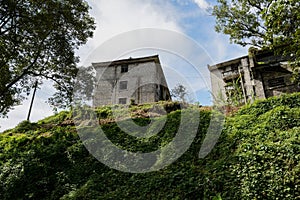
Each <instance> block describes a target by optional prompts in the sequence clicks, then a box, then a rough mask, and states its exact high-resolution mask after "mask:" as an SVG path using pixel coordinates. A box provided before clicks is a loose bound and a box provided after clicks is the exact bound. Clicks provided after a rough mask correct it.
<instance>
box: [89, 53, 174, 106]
mask: <svg viewBox="0 0 300 200" xmlns="http://www.w3.org/2000/svg"><path fill="white" fill-rule="evenodd" d="M92 66H93V67H94V68H95V70H96V76H97V84H96V89H95V93H94V100H93V104H94V106H100V105H108V104H130V103H136V104H142V103H149V102H157V101H161V100H170V99H171V96H170V92H169V89H168V86H167V82H166V79H165V76H164V73H163V70H162V67H161V64H160V61H159V57H158V55H155V56H149V57H140V58H129V59H123V60H116V61H111V62H99V63H92Z"/></svg>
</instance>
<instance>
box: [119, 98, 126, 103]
mask: <svg viewBox="0 0 300 200" xmlns="http://www.w3.org/2000/svg"><path fill="white" fill-rule="evenodd" d="M126 103H127V99H126V98H119V104H126Z"/></svg>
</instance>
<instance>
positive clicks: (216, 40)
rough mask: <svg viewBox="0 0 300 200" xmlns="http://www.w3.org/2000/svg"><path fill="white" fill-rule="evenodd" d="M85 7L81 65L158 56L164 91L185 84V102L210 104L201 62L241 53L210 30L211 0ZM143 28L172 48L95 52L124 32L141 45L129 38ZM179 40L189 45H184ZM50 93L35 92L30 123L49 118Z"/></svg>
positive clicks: (9, 122) (133, 0) (20, 111)
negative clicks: (86, 34) (90, 34)
mask: <svg viewBox="0 0 300 200" xmlns="http://www.w3.org/2000/svg"><path fill="white" fill-rule="evenodd" d="M88 3H89V4H90V6H91V7H92V10H91V14H92V15H93V16H94V17H95V19H96V23H97V29H96V31H95V34H94V38H93V39H90V40H89V41H88V43H87V44H86V45H85V46H83V47H82V48H80V49H79V50H78V52H77V54H78V55H79V56H80V58H81V63H80V64H81V65H84V66H86V65H90V63H91V62H101V61H108V60H113V59H116V58H121V57H130V56H131V57H137V56H147V55H153V54H159V56H160V60H161V63H162V66H163V69H164V71H165V73H166V78H167V82H168V84H169V87H170V88H173V87H174V86H175V85H176V84H177V83H182V84H187V85H188V87H189V89H190V91H191V93H192V94H191V99H192V100H194V101H199V102H200V103H202V104H210V101H211V100H210V97H209V91H208V90H209V87H208V86H207V85H205V84H204V85H203V84H202V83H203V81H204V79H207V77H208V70H207V64H210V65H212V64H214V63H219V62H223V61H226V60H229V59H233V58H236V57H239V56H243V55H245V54H247V49H246V48H243V47H240V46H238V45H234V44H230V43H229V38H228V36H225V35H222V34H220V33H216V32H215V30H214V23H215V18H214V17H213V16H211V14H210V9H211V7H212V6H213V5H214V4H215V1H214V0H213V1H208V0H164V1H161V0H112V1H107V0H88ZM147 29H149V30H152V32H151V31H150V32H149V35H148V39H149V41H150V42H151V40H152V39H154V36H153V30H154V32H155V30H157V31H159V30H165V31H166V32H168V33H169V35H170V38H172V41H169V44H173V45H171V46H170V48H169V49H168V51H163V50H162V49H159V45H158V47H151V48H150V46H145V48H142V49H141V48H139V49H131V50H130V49H129V51H128V52H123V53H121V54H120V55H116V54H112V55H110V53H109V52H107V51H105V50H104V49H101V48H102V47H103V46H104V45H103V44H106V45H107V44H110V43H114V42H115V41H116V39H118V38H119V37H120V36H122V35H126V34H128V33H130V34H131V35H132V37H131V38H130V40H131V41H132V43H136V44H135V45H137V46H139V45H142V44H144V43H145V44H146V43H147V41H145V40H146V39H145V38H147V37H141V38H142V39H141V38H135V37H136V36H135V34H134V33H136V31H137V30H144V31H143V33H145V30H147ZM147 33H148V32H147V31H146V35H147ZM130 34H129V35H130ZM151 34H152V35H151ZM180 35H181V36H180ZM173 36H174V37H173ZM178 37H179V39H178ZM170 38H162V39H163V41H162V43H163V42H164V41H165V40H171V39H170ZM149 41H148V42H149ZM185 41H187V43H191V45H185V44H184V43H185ZM192 43H194V44H195V45H192ZM175 44H176V45H175ZM118 45H119V46H115V48H120V45H122V43H121V44H120V43H119V44H118ZM180 45H182V47H181V46H180ZM133 46H134V45H133ZM191 46H193V47H191ZM195 46H197V47H195ZM189 47H191V48H189ZM195 48H197V49H196V50H195ZM178 49H180V51H178V52H183V53H177V54H176V52H175V51H176V50H178ZM127 50H128V49H127ZM173 50H174V51H173ZM101 52H102V53H101ZM103 52H105V53H103ZM185 52H188V53H189V54H188V56H182V55H179V54H184V53H185ZM200 54H201V56H199V55H200ZM186 55H187V54H186ZM193 65H196V67H197V69H198V71H197V72H195V71H193V70H194V68H193V67H195V66H193ZM198 77H200V78H198ZM201 77H202V78H201ZM203 77H204V78H203ZM206 81H207V80H206ZM208 82H209V80H208ZM198 86H199V87H198ZM52 93H53V89H52V88H51V86H50V84H49V83H47V82H46V83H45V84H44V85H43V86H42V88H41V89H40V90H38V92H37V96H36V100H35V102H34V107H33V112H32V116H31V121H37V120H39V119H42V118H44V117H46V116H49V115H52V114H53V112H52V108H50V107H49V106H48V105H47V104H46V103H45V102H46V101H47V98H48V97H49V96H50V95H51V94H52ZM29 98H31V96H29ZM28 109H29V100H27V101H25V102H24V103H23V105H20V106H17V107H16V108H15V109H14V110H13V111H11V112H10V113H9V115H8V118H7V119H0V126H1V128H0V131H2V130H5V129H8V128H12V127H14V126H15V125H17V124H18V123H19V122H20V121H23V120H25V119H26V116H27V112H28Z"/></svg>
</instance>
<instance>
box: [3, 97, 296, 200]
mask: <svg viewBox="0 0 300 200" xmlns="http://www.w3.org/2000/svg"><path fill="white" fill-rule="evenodd" d="M299 97H300V93H296V94H291V95H284V96H282V97H280V98H278V97H276V98H275V97H273V98H270V99H268V100H260V101H256V102H255V103H254V104H252V105H247V106H245V107H243V108H242V109H241V110H240V111H239V112H237V113H236V114H235V115H234V116H231V117H227V118H226V124H225V127H224V130H223V133H222V135H221V137H220V139H219V141H218V143H217V145H216V146H215V148H214V149H213V150H212V152H211V153H210V154H208V156H207V157H205V158H203V159H199V157H198V154H199V150H200V147H201V144H202V142H203V139H204V137H205V135H206V131H207V128H208V126H209V123H210V117H211V111H204V110H201V111H200V116H199V117H200V124H199V127H198V132H197V136H196V138H195V139H194V141H193V143H192V145H191V146H190V148H189V150H188V151H187V152H185V153H184V154H183V155H182V156H181V157H180V158H179V159H178V160H176V161H175V162H174V163H173V164H171V165H169V166H168V167H165V168H164V169H161V170H160V171H154V172H150V173H141V174H132V173H124V172H120V171H116V170H114V169H110V168H109V167H107V166H105V165H103V164H102V163H100V162H99V161H97V160H96V159H95V158H94V157H93V156H91V155H90V154H89V152H88V151H87V150H86V149H85V147H84V145H83V144H82V142H81V141H80V139H79V138H78V135H77V132H76V129H75V127H73V126H59V125H56V126H52V127H51V128H50V129H45V128H43V126H45V125H46V124H47V123H51V124H52V123H54V124H61V120H68V119H69V115H70V113H68V112H63V113H60V114H58V115H55V116H53V117H50V118H48V119H45V120H42V121H40V122H39V123H38V126H39V127H38V128H35V129H34V130H28V129H27V126H34V125H33V124H31V123H28V122H23V123H22V124H21V125H19V126H18V127H16V128H15V129H13V130H9V131H7V132H5V133H2V134H0V199H29V198H31V199H230V200H231V199H297V198H298V197H299V196H300V193H299V187H300V179H299V177H300V170H299V169H300V156H299V155H300V100H299V99H300V98H299ZM168 104H170V103H168ZM174 105H175V104H174ZM151 107H153V105H152V106H150V105H144V106H142V105H140V106H131V107H130V109H131V110H132V111H134V112H138V111H139V110H142V109H145V110H147V109H151ZM189 109H191V108H189ZM192 109H195V110H196V111H199V108H197V107H192ZM121 110H122V109H121ZM110 112H111V109H110V108H109V109H108V108H104V107H103V108H99V109H97V114H98V117H103V119H104V117H105V116H107V117H110V115H111V113H110ZM183 112H190V111H189V110H188V109H187V110H185V109H181V110H176V111H172V112H170V113H169V114H168V115H167V121H166V124H165V126H164V127H163V129H162V130H161V131H160V132H159V133H158V134H157V135H151V134H150V135H151V136H150V137H148V138H136V137H133V136H131V135H128V134H126V133H125V132H123V131H122V130H121V129H120V128H119V127H118V125H117V124H116V123H114V122H111V123H107V124H103V125H102V126H101V127H102V130H103V131H104V132H105V134H106V135H107V137H108V138H109V139H110V140H111V141H112V142H113V143H114V144H116V145H118V146H119V147H122V148H123V149H127V150H129V151H133V152H151V151H153V150H156V149H157V148H160V147H161V146H164V145H166V144H168V143H169V142H170V141H171V140H172V139H173V138H174V136H175V134H176V131H177V129H178V125H179V123H180V117H181V116H182V113H183ZM78 114H81V115H84V114H86V113H84V112H82V113H78ZM127 120H128V119H125V120H124V123H126V122H127ZM152 120H154V121H160V120H164V119H163V117H162V116H161V117H156V118H154V119H152ZM149 121H150V119H149V118H143V117H138V118H135V119H134V122H135V123H136V124H138V125H141V126H144V125H147V124H148V123H149ZM87 128H89V127H88V126H87ZM187 128H188V127H187ZM18 129H19V130H22V131H23V133H21V132H20V131H18ZM26 130H27V131H26ZM148 131H150V132H151V130H148ZM28 133H30V134H28ZM187 134H188V133H187Z"/></svg>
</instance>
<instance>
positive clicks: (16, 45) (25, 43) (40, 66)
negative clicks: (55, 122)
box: [0, 0, 95, 116]
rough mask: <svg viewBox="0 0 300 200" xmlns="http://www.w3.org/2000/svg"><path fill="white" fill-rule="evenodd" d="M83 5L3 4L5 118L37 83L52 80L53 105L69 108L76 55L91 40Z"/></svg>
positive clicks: (0, 66)
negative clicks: (53, 90) (76, 51)
mask: <svg viewBox="0 0 300 200" xmlns="http://www.w3.org/2000/svg"><path fill="white" fill-rule="evenodd" d="M89 9H90V7H89V6H88V4H87V3H86V2H85V1H84V0H64V1H59V0H2V1H1V2H0V73H1V77H0V115H2V116H5V115H6V114H7V112H8V111H9V110H10V109H11V108H12V107H13V106H15V105H16V104H19V103H21V102H22V100H23V99H24V97H25V96H26V94H27V95H28V94H29V93H30V91H31V90H32V88H33V86H34V83H35V81H36V80H37V79H38V80H39V85H40V84H42V82H43V80H46V79H47V80H52V81H53V83H54V84H53V86H54V87H55V88H56V93H55V95H54V96H53V97H52V98H51V99H50V102H51V103H52V104H55V103H57V105H58V104H59V105H60V106H66V105H67V104H68V103H69V102H70V101H71V96H72V85H73V82H74V78H75V77H76V74H77V72H78V67H77V66H76V63H78V61H79V59H78V57H77V56H76V55H75V50H76V49H78V48H79V46H81V45H83V44H85V43H86V42H87V39H88V38H90V37H92V35H93V30H94V29H95V25H94V19H93V18H92V17H91V16H90V15H89Z"/></svg>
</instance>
